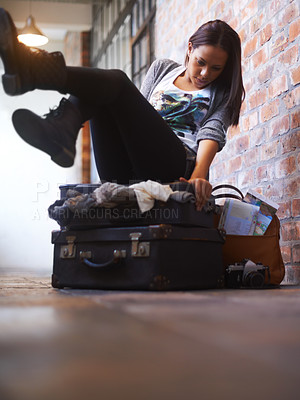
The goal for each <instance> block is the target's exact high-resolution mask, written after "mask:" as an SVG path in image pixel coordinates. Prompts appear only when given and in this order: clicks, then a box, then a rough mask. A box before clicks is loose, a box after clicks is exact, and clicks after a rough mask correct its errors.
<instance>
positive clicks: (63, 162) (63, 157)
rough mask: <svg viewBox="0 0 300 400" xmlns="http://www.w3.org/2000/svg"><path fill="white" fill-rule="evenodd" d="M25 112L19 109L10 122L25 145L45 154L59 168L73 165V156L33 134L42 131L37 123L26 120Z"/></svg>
mask: <svg viewBox="0 0 300 400" xmlns="http://www.w3.org/2000/svg"><path fill="white" fill-rule="evenodd" d="M23 111H26V113H23ZM27 112H28V111H27V110H22V109H20V110H17V111H15V112H14V113H13V116H12V122H13V125H14V128H15V130H16V131H17V133H18V134H19V136H20V137H21V138H22V139H23V140H24V141H25V142H26V143H28V144H30V145H31V146H33V147H35V148H36V149H38V150H41V151H43V152H44V153H47V154H48V155H49V156H50V157H51V160H52V161H54V162H55V163H56V164H58V165H59V166H60V167H64V168H68V167H71V166H72V165H73V164H74V158H75V154H74V153H73V152H72V151H70V150H69V149H67V148H66V147H64V146H62V145H61V143H59V142H56V141H51V142H50V141H45V140H41V138H40V135H39V134H37V135H36V134H34V132H41V131H42V129H41V128H40V126H39V124H38V121H37V122H35V121H34V120H29V119H28V118H27Z"/></svg>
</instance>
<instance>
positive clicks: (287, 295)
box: [0, 269, 300, 400]
mask: <svg viewBox="0 0 300 400" xmlns="http://www.w3.org/2000/svg"><path fill="white" fill-rule="evenodd" d="M0 272H1V274H0V275H1V276H0V278H1V279H0V280H1V284H0V398H1V400H47V399H55V400H60V399H70V400H71V399H72V400H73V399H86V400H90V399H104V400H115V399H120V400H123V399H125V400H126V399H133V400H135V399H138V400H152V399H156V400H163V399H174V400H177V399H178V400H182V399H204V400H211V399H213V400H214V399H226V400H227V399H233V400H234V399H243V400H247V399H262V400H266V399H267V400H268V399H273V400H274V399H275V400H277V399H278V400H282V399H287V400H293V399H298V398H299V396H300V386H299V378H300V368H299V365H300V287H299V286H282V287H281V288H280V289H276V290H261V291H259V290H208V291H191V292H159V293H157V292H128V291H126V292H117V291H80V290H56V289H53V288H52V287H51V285H50V277H49V276H47V275H45V274H43V273H39V274H38V273H37V272H34V273H30V272H25V271H21V272H16V271H15V272H12V271H9V270H5V269H1V270H0Z"/></svg>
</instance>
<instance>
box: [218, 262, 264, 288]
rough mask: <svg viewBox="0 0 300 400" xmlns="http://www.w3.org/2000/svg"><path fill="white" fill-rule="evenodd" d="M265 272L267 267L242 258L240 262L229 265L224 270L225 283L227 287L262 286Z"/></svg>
mask: <svg viewBox="0 0 300 400" xmlns="http://www.w3.org/2000/svg"><path fill="white" fill-rule="evenodd" d="M266 273H269V267H266V266H264V265H262V264H261V263H257V264H256V263H254V262H253V261H251V260H243V261H242V262H241V263H235V264H233V265H229V266H228V267H227V269H226V271H225V285H226V287H228V288H240V287H248V288H253V289H259V288H262V287H263V286H264V284H265V277H266Z"/></svg>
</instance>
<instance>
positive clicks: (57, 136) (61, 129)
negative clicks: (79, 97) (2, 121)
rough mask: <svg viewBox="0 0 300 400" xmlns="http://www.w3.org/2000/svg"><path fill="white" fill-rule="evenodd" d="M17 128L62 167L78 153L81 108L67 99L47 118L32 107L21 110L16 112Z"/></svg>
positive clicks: (13, 118)
mask: <svg viewBox="0 0 300 400" xmlns="http://www.w3.org/2000/svg"><path fill="white" fill-rule="evenodd" d="M12 121H13V125H14V127H15V130H16V131H17V132H18V134H19V135H20V136H21V138H22V139H24V140H25V142H27V143H28V144H30V145H31V146H34V147H36V148H37V149H39V150H42V151H44V152H45V153H47V154H49V155H50V156H51V159H52V160H53V161H54V162H55V163H56V164H58V165H60V166H61V167H71V166H72V165H73V164H74V158H75V154H76V147H75V144H76V139H77V136H78V132H79V130H80V128H81V126H82V118H81V114H80V112H79V110H78V109H77V108H76V107H75V106H74V104H72V103H71V102H70V101H69V100H67V99H65V98H63V99H62V100H61V102H60V104H59V106H58V107H57V108H55V109H53V110H50V112H49V114H46V115H45V116H44V118H42V117H40V116H38V115H36V114H34V113H33V112H32V111H30V110H26V109H19V110H16V111H15V112H14V113H13V116H12Z"/></svg>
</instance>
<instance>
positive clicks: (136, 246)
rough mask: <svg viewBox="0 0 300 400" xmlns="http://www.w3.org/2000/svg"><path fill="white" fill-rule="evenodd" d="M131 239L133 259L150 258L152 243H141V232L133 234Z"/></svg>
mask: <svg viewBox="0 0 300 400" xmlns="http://www.w3.org/2000/svg"><path fill="white" fill-rule="evenodd" d="M129 236H130V238H131V242H132V245H131V256H132V257H149V255H150V242H139V239H140V237H141V236H142V234H141V232H133V233H131V234H130V235H129Z"/></svg>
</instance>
